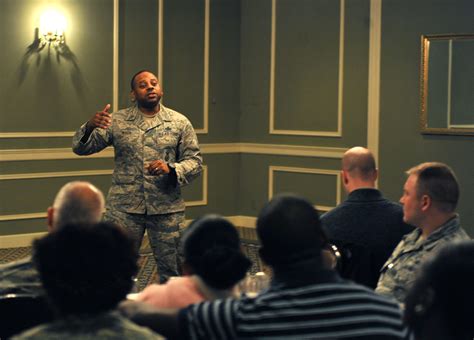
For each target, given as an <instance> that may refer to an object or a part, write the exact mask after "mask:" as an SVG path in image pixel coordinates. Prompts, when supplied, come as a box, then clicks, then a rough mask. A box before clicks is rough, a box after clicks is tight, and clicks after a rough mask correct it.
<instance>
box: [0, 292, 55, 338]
mask: <svg viewBox="0 0 474 340" xmlns="http://www.w3.org/2000/svg"><path fill="white" fill-rule="evenodd" d="M0 315H1V321H0V339H7V338H9V337H11V336H12V335H15V334H18V333H20V332H22V331H25V330H27V329H29V328H32V327H34V326H37V325H39V324H42V323H46V322H50V321H52V320H53V312H52V310H51V308H50V307H49V305H48V303H47V302H46V299H45V298H44V297H41V296H33V295H17V294H8V295H4V296H0Z"/></svg>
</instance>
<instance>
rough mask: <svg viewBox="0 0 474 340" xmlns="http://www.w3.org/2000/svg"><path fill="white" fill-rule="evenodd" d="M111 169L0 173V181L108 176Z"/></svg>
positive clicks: (110, 173)
mask: <svg viewBox="0 0 474 340" xmlns="http://www.w3.org/2000/svg"><path fill="white" fill-rule="evenodd" d="M112 172H113V170H80V171H56V172H34V173H24V174H8V175H0V181H12V180H24V179H40V178H60V177H84V176H108V175H112Z"/></svg>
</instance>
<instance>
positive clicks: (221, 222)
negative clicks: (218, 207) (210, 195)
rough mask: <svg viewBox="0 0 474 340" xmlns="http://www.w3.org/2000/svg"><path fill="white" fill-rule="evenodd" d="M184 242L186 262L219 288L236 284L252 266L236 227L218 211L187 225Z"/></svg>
mask: <svg viewBox="0 0 474 340" xmlns="http://www.w3.org/2000/svg"><path fill="white" fill-rule="evenodd" d="M182 244H183V253H184V259H185V261H186V263H187V264H188V265H189V266H191V268H192V269H193V270H194V272H195V273H196V274H197V275H199V277H201V278H202V279H203V280H204V282H206V283H207V284H208V285H210V286H211V287H213V288H216V289H227V288H230V287H232V286H234V285H235V284H236V283H237V282H239V281H240V280H241V279H243V278H244V277H245V274H246V273H247V270H248V269H249V268H250V266H251V262H250V260H249V259H248V258H247V257H246V256H245V255H244V254H243V253H242V250H241V248H240V238H239V234H238V232H237V229H236V228H235V227H234V225H233V224H232V223H231V222H229V221H228V220H226V219H225V218H223V217H222V216H219V215H204V216H202V217H200V218H198V219H196V220H194V221H193V222H192V223H191V224H190V225H189V227H188V228H187V229H186V231H185V233H184V236H183V241H182Z"/></svg>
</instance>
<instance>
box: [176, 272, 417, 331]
mask: <svg viewBox="0 0 474 340" xmlns="http://www.w3.org/2000/svg"><path fill="white" fill-rule="evenodd" d="M179 322H180V328H181V329H182V330H183V333H184V334H183V335H184V336H185V337H186V338H188V339H243V338H253V339H255V338H271V339H291V338H298V339H301V338H311V339H374V340H375V339H379V340H382V339H411V335H410V334H409V332H408V330H407V328H406V327H405V326H404V325H403V323H402V313H401V311H400V309H399V307H398V305H397V304H396V303H393V302H391V301H390V300H387V299H386V298H384V297H382V296H379V295H377V294H375V293H374V292H373V291H371V290H369V289H368V288H365V287H363V286H360V285H357V284H353V283H349V282H345V281H339V282H327V283H320V284H311V285H305V286H300V287H288V286H286V287H285V286H284V285H280V286H278V285H274V284H272V286H271V287H270V288H269V289H268V290H267V291H265V292H262V293H261V294H260V295H258V296H257V297H256V298H253V299H252V298H243V299H240V300H237V299H226V300H216V301H211V302H203V303H199V304H195V305H191V306H189V307H187V308H186V309H183V310H181V311H180V314H179Z"/></svg>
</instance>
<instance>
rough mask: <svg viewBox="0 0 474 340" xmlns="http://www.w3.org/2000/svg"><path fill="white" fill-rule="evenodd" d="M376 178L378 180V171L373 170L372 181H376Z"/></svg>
mask: <svg viewBox="0 0 474 340" xmlns="http://www.w3.org/2000/svg"><path fill="white" fill-rule="evenodd" d="M377 178H379V169H375V170H374V181H376V180H377Z"/></svg>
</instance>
